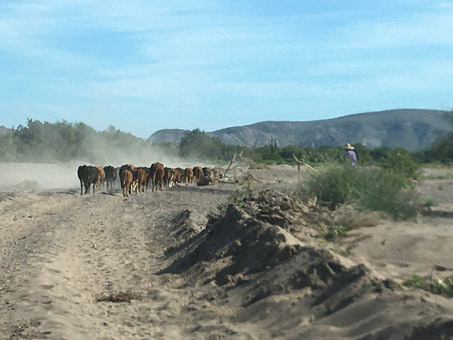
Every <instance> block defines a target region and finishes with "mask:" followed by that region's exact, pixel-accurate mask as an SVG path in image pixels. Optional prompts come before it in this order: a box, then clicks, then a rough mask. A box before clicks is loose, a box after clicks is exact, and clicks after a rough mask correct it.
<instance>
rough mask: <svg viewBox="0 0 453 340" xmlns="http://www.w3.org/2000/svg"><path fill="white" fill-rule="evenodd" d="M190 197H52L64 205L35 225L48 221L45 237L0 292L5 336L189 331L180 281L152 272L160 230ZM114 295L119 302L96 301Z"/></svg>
mask: <svg viewBox="0 0 453 340" xmlns="http://www.w3.org/2000/svg"><path fill="white" fill-rule="evenodd" d="M195 196H196V195H195ZM214 196H215V198H216V199H212V200H211V201H210V203H209V204H206V203H205V202H200V205H199V207H198V208H200V211H199V212H198V214H199V219H201V220H202V219H203V218H204V217H203V215H204V214H206V212H207V208H209V206H210V207H211V208H213V207H215V205H216V204H217V202H216V200H217V201H220V200H221V199H223V198H224V196H225V194H224V193H222V194H218V195H214ZM193 198H194V194H193V193H191V192H184V191H182V192H181V191H179V192H176V191H167V192H163V193H151V192H147V193H145V194H142V195H136V196H132V197H130V198H129V199H127V200H123V198H122V197H120V196H116V195H115V196H114V195H103V194H98V195H94V196H92V195H90V196H82V197H80V196H78V197H76V198H75V197H74V196H71V195H66V196H65V195H62V196H61V197H59V199H60V203H62V204H63V203H67V202H69V203H68V204H66V207H63V208H62V210H61V211H58V213H54V214H49V215H44V216H41V217H40V221H38V220H37V222H36V223H38V222H39V223H40V225H41V226H47V227H46V228H45V229H44V230H42V228H41V230H40V232H43V233H49V232H50V231H49V230H52V231H51V234H52V235H51V238H47V239H46V240H47V243H45V242H44V241H43V244H42V245H41V248H40V249H41V250H40V251H39V252H38V254H37V255H33V256H31V257H30V258H29V259H28V260H27V263H26V264H24V265H23V266H19V268H18V269H17V271H16V272H15V275H18V276H19V277H22V278H24V280H18V281H16V282H15V283H14V285H15V286H14V285H13V286H11V287H10V289H9V292H8V293H7V294H6V296H3V299H4V300H5V301H10V305H9V310H8V312H7V317H8V325H7V326H6V328H5V329H2V331H4V332H2V334H8V336H7V337H6V338H5V339H16V338H25V339H26V338H40V339H41V338H42V339H46V338H47V339H146V338H156V339H158V338H182V337H184V336H185V334H187V333H188V332H189V329H191V328H193V323H192V321H193V320H192V319H193V316H191V315H190V314H187V313H186V308H185V307H184V306H188V305H191V306H192V305H194V303H196V301H195V294H194V292H190V291H187V290H181V289H179V287H180V286H181V285H182V284H181V282H180V281H179V280H180V279H179V278H176V277H175V278H172V277H169V276H165V275H163V276H158V275H156V274H155V273H157V271H158V270H159V269H161V268H162V266H163V265H164V264H163V260H164V258H163V250H164V248H165V244H166V241H168V240H166V237H168V230H166V229H165V228H166V227H168V225H169V224H171V218H172V217H173V216H174V215H175V214H176V213H178V212H179V211H181V210H182V209H183V208H187V206H185V202H186V201H187V200H192V199H193ZM43 200H45V197H44V198H43ZM204 201H205V200H204ZM39 204H42V205H44V206H45V204H46V202H38V206H39ZM63 205H64V204H63ZM191 207H192V205H191ZM167 244H168V243H167ZM118 297H119V298H120V299H121V298H122V299H123V300H126V301H125V302H119V303H115V302H111V301H98V300H103V299H104V300H108V299H109V298H110V299H111V300H114V299H115V298H118ZM130 298H132V299H131V300H130V301H129V299H130ZM191 318H192V319H191Z"/></svg>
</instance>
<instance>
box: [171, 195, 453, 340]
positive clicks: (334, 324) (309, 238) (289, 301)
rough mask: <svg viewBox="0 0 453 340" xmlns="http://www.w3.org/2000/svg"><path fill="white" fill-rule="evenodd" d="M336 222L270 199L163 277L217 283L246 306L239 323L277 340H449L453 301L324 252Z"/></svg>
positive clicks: (194, 241) (254, 204)
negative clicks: (428, 338)
mask: <svg viewBox="0 0 453 340" xmlns="http://www.w3.org/2000/svg"><path fill="white" fill-rule="evenodd" d="M331 217H332V216H331V214H329V213H328V212H327V211H325V210H323V209H321V208H318V207H308V206H305V205H303V204H302V203H300V202H296V201H294V200H293V199H291V198H290V197H288V196H287V195H284V194H281V193H278V192H274V191H263V192H261V193H259V194H256V195H253V196H252V197H250V198H248V199H246V200H244V201H242V202H241V203H240V204H239V205H230V206H228V209H227V211H226V214H225V215H224V216H220V217H216V218H211V219H210V220H209V221H208V224H207V226H206V228H205V229H204V230H203V231H202V232H201V233H199V234H198V235H195V236H194V237H192V238H190V239H188V240H186V241H184V242H182V243H181V244H180V245H179V246H178V247H176V248H175V249H173V251H172V252H170V253H169V254H168V255H169V259H170V260H172V263H171V264H170V265H169V266H168V267H167V268H165V269H164V270H163V271H162V273H173V274H181V275H184V276H186V277H187V278H189V280H192V282H194V284H197V285H199V284H200V282H202V283H204V284H210V285H212V284H213V283H215V286H216V287H217V288H215V289H214V288H213V290H212V291H213V293H212V297H211V300H212V299H215V300H216V301H217V303H218V304H220V305H230V306H231V305H233V306H236V307H240V308H241V311H240V312H239V313H236V314H235V315H232V316H231V322H233V323H241V322H244V323H254V324H256V326H257V327H259V325H260V324H262V325H263V327H264V326H265V327H266V328H267V329H270V330H271V334H273V335H274V336H275V337H284V338H301V337H307V338H319V337H327V338H343V337H347V338H350V337H354V338H367V339H374V338H394V339H400V338H404V337H407V338H408V339H417V338H418V337H417V336H418V335H417V334H418V332H419V331H420V332H425V333H426V334H430V335H432V336H433V338H441V337H445V338H448V337H449V336H450V334H449V333H448V332H449V330H448V327H446V325H449V324H450V323H451V322H452V320H453V319H452V318H451V317H445V318H443V319H442V320H440V319H438V316H439V315H440V314H444V315H448V314H449V313H450V312H451V306H450V307H448V305H449V303H448V301H447V300H439V299H438V297H435V298H434V300H435V301H429V302H428V300H429V298H428V297H421V296H422V295H423V293H421V292H418V291H414V292H412V291H411V292H408V291H407V290H406V288H404V287H402V286H400V285H399V284H397V283H396V282H394V281H392V280H390V279H386V278H383V277H380V276H379V275H378V274H376V273H375V272H373V271H372V270H371V269H369V268H368V267H367V266H366V265H365V264H362V263H354V262H352V261H351V260H349V259H348V258H344V257H342V256H340V255H338V254H336V253H334V252H332V251H331V250H330V249H327V248H325V247H323V245H322V244H320V242H319V239H320V237H319V236H320V235H322V233H323V232H324V231H325V225H327V224H329V223H331V221H330V220H329V218H331ZM195 282H196V283H195ZM208 298H209V297H208ZM436 299H437V300H436ZM273 310H274V311H279V312H278V313H275V312H272V311H273ZM401 310H405V311H406V312H405V313H401V312H398V313H396V311H401ZM421 315H422V317H421ZM272 330H273V332H274V333H272Z"/></svg>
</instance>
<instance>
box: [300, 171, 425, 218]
mask: <svg viewBox="0 0 453 340" xmlns="http://www.w3.org/2000/svg"><path fill="white" fill-rule="evenodd" d="M405 187H406V179H405V178H404V177H403V176H401V175H399V174H397V173H394V172H392V171H388V170H385V169H380V168H377V167H366V168H364V167H362V168H352V167H350V166H338V165H335V166H330V167H327V168H326V169H325V170H324V171H322V172H321V173H320V174H315V175H312V177H311V178H310V179H309V181H308V182H307V183H306V184H305V185H304V187H303V188H302V192H301V194H302V196H303V197H305V198H309V197H313V196H316V197H317V198H318V200H319V201H321V202H323V203H324V204H326V205H328V206H329V207H330V208H331V209H335V208H336V207H337V206H339V205H341V204H345V203H346V204H354V205H356V206H357V207H359V208H362V209H368V210H374V211H383V212H386V213H388V214H390V215H392V216H394V217H395V218H408V217H412V216H414V215H415V214H416V208H417V205H416V203H415V195H414V194H413V193H411V192H410V191H409V190H405Z"/></svg>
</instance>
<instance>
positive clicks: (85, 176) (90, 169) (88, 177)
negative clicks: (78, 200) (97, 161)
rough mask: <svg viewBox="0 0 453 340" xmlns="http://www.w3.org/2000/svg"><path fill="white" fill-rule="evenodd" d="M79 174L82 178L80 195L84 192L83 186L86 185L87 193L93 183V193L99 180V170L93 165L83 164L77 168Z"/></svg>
mask: <svg viewBox="0 0 453 340" xmlns="http://www.w3.org/2000/svg"><path fill="white" fill-rule="evenodd" d="M77 176H79V180H80V195H82V194H83V191H82V187H83V186H85V195H86V194H88V193H89V192H90V186H91V185H92V184H93V194H94V191H95V184H96V182H97V180H98V170H97V169H96V168H95V167H94V166H91V165H81V166H79V168H78V169H77Z"/></svg>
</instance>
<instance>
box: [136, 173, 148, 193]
mask: <svg viewBox="0 0 453 340" xmlns="http://www.w3.org/2000/svg"><path fill="white" fill-rule="evenodd" d="M146 176H147V173H146V171H145V170H144V169H142V168H138V169H136V170H135V177H136V180H137V186H136V187H135V192H137V190H138V192H144V191H145V187H146Z"/></svg>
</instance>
